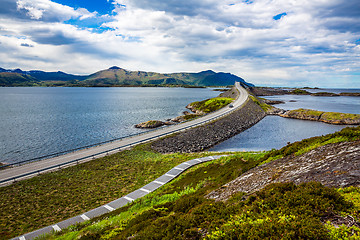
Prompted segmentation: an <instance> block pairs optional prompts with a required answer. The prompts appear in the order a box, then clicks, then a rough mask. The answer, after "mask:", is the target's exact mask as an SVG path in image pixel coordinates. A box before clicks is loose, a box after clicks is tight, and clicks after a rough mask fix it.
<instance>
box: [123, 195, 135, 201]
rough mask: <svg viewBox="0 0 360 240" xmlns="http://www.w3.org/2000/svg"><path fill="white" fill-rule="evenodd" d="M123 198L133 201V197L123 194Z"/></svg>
mask: <svg viewBox="0 0 360 240" xmlns="http://www.w3.org/2000/svg"><path fill="white" fill-rule="evenodd" d="M123 198H125V199H126V200H128V201H130V202H132V201H134V199H132V198H130V197H128V196H124V197H123Z"/></svg>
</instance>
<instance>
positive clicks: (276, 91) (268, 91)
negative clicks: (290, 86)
mask: <svg viewBox="0 0 360 240" xmlns="http://www.w3.org/2000/svg"><path fill="white" fill-rule="evenodd" d="M250 91H251V92H252V93H253V94H254V95H256V96H274V95H285V94H288V93H289V91H288V90H284V89H280V88H271V87H253V88H250Z"/></svg>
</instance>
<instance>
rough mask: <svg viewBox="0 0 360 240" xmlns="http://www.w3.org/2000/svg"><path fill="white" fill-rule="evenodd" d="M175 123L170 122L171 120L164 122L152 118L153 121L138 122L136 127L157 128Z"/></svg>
mask: <svg viewBox="0 0 360 240" xmlns="http://www.w3.org/2000/svg"><path fill="white" fill-rule="evenodd" d="M173 124H174V123H172V122H169V121H166V122H162V121H158V120H151V121H147V122H143V123H139V124H136V125H135V127H136V128H157V127H161V126H164V125H173Z"/></svg>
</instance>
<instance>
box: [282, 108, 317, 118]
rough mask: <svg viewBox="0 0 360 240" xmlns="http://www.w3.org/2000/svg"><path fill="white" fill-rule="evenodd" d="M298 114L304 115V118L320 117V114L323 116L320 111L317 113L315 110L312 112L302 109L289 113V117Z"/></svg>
mask: <svg viewBox="0 0 360 240" xmlns="http://www.w3.org/2000/svg"><path fill="white" fill-rule="evenodd" d="M297 113H300V114H302V115H306V116H314V117H320V116H321V114H323V113H324V112H322V111H317V110H312V109H304V108H299V109H296V110H291V111H289V113H288V114H289V115H290V116H291V115H293V114H297Z"/></svg>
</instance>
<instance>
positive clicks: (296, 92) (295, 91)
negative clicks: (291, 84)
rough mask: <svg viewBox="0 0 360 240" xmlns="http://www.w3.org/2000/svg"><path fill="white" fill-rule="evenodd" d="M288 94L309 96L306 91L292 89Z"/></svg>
mask: <svg viewBox="0 0 360 240" xmlns="http://www.w3.org/2000/svg"><path fill="white" fill-rule="evenodd" d="M289 93H290V94H295V95H310V92H308V91H306V90H302V89H294V90H292V91H290V92H289Z"/></svg>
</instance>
